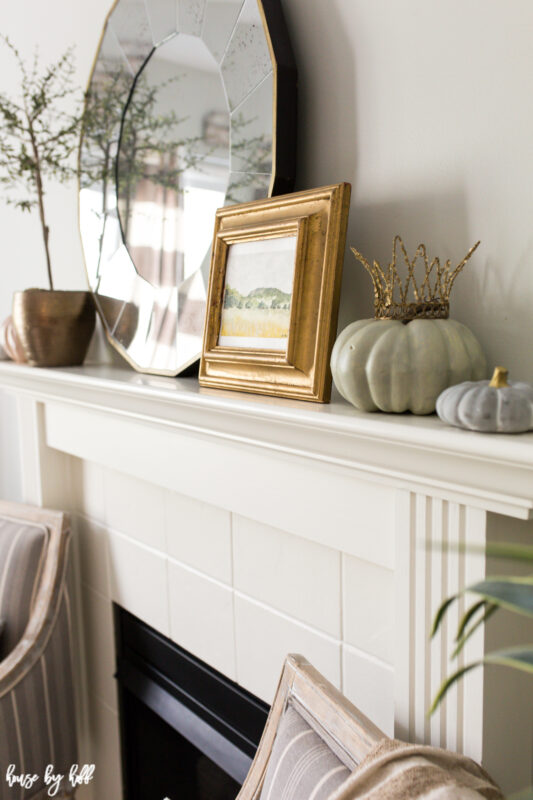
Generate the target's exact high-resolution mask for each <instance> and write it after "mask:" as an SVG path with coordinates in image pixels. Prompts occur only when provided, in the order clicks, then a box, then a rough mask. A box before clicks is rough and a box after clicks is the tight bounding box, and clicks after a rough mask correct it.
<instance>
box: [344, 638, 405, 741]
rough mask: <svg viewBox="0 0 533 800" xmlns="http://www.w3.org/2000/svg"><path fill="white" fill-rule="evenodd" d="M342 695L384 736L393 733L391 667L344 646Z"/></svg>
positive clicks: (392, 673) (392, 679) (392, 675)
mask: <svg viewBox="0 0 533 800" xmlns="http://www.w3.org/2000/svg"><path fill="white" fill-rule="evenodd" d="M343 694H345V695H346V697H347V698H348V700H350V701H351V702H352V703H353V704H354V705H355V706H357V708H358V709H359V710H360V711H362V712H363V714H366V716H367V717H369V719H371V720H372V722H373V723H374V724H375V725H377V726H378V727H379V728H381V730H382V731H383V732H384V733H386V734H387V736H394V671H393V668H392V667H389V665H388V664H384V663H383V662H382V661H380V660H379V659H377V658H372V657H371V656H367V655H366V654H365V653H361V652H359V651H358V650H356V649H355V648H353V647H349V646H348V645H344V646H343Z"/></svg>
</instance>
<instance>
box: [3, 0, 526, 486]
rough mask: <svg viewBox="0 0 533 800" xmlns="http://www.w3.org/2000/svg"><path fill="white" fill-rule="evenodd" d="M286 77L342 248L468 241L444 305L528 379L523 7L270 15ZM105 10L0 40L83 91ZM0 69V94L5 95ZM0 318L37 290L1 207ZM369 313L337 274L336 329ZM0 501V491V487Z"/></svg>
mask: <svg viewBox="0 0 533 800" xmlns="http://www.w3.org/2000/svg"><path fill="white" fill-rule="evenodd" d="M283 4H284V8H285V10H286V15H287V18H288V22H289V26H290V30H291V34H292V39H293V43H294V48H295V51H296V56H297V61H298V66H299V70H300V146H299V152H300V164H299V170H298V188H308V187H312V186H317V185H320V184H325V183H330V182H334V181H341V180H347V181H350V182H351V183H352V184H353V199H352V210H351V220H350V226H349V242H350V243H352V244H355V245H357V247H358V249H360V250H362V251H363V252H364V253H366V254H368V255H369V256H372V257H374V256H375V257H378V258H379V259H386V258H387V257H388V255H389V251H390V243H391V240H392V237H393V235H394V234H395V233H396V232H399V233H402V235H403V236H404V238H405V239H406V242H407V245H408V247H409V248H410V249H414V248H415V247H416V245H417V244H418V242H419V241H425V242H426V243H427V245H428V247H429V250H430V253H432V254H433V253H435V254H439V255H441V256H443V257H450V258H452V260H456V259H457V260H459V259H460V258H461V257H462V256H463V254H464V253H465V252H466V251H467V249H468V248H469V247H470V245H471V244H473V242H474V241H476V240H477V239H481V240H482V247H481V248H480V250H479V251H478V253H476V255H475V257H474V259H473V260H472V263H471V264H470V265H469V267H468V269H467V271H466V272H465V274H464V275H463V276H461V278H460V280H459V282H458V284H457V287H456V289H455V295H454V296H453V298H452V313H453V314H454V316H456V317H457V318H458V319H459V320H461V321H462V322H466V323H468V324H470V325H471V327H472V329H473V330H474V332H475V333H476V334H477V335H478V336H479V338H480V340H481V342H482V344H483V346H484V347H485V349H486V351H487V355H488V358H489V362H490V363H491V364H494V363H498V364H500V363H502V364H505V365H507V366H508V367H509V368H510V370H511V373H512V375H513V376H514V377H516V378H523V379H528V380H533V359H532V358H531V356H530V346H529V343H530V342H531V340H532V339H533V314H532V313H531V307H532V304H533V265H532V264H531V263H530V261H531V255H530V253H531V249H532V242H533V229H532V226H531V220H532V216H533V215H532V211H533V207H532V206H533V202H532V197H533V194H532V190H531V179H532V175H533V105H532V102H533V101H532V100H531V96H532V95H531V86H530V84H531V74H532V72H533V47H532V41H533V6H532V4H531V2H530V0H509V2H501V0H402V2H397V1H395V0H284V3H283ZM108 6H109V0H91V2H81V0H75V2H66V0H48V2H46V3H39V2H36V1H35V0H18V2H17V3H4V4H2V9H1V10H0V30H1V31H2V32H5V33H6V34H8V35H9V36H10V37H11V38H12V40H13V41H14V42H15V43H16V44H17V45H18V46H19V48H20V49H21V51H22V52H23V54H25V55H29V54H31V53H32V51H33V47H34V45H35V43H37V42H38V43H39V46H40V49H41V53H42V56H43V57H44V58H45V59H54V58H56V57H57V56H58V55H59V54H60V53H61V52H62V51H63V49H64V48H65V47H66V46H67V45H69V44H71V43H75V44H76V49H77V66H78V75H79V80H80V83H83V84H84V83H85V81H86V79H87V77H88V74H89V70H90V65H91V60H92V57H93V54H94V51H95V48H96V45H97V42H98V37H99V33H100V29H101V25H102V22H103V19H104V16H105V13H106V11H107V8H108ZM13 82H14V76H13V70H12V68H11V69H10V68H8V62H7V61H6V58H5V55H4V54H2V55H1V56H0V86H1V87H2V88H9V87H10V86H11V85H13ZM48 202H49V217H50V223H51V229H52V233H51V248H52V257H53V261H54V269H55V273H56V275H57V284H58V286H59V287H65V288H67V287H68V288H75V287H79V286H83V285H84V273H83V268H82V258H81V251H80V245H79V240H78V234H77V229H76V197H75V191H74V190H73V189H72V190H69V189H64V188H51V189H50V191H49V196H48ZM0 236H1V241H2V256H3V257H2V262H3V263H2V267H1V272H0V275H1V277H0V281H1V283H0V317H3V316H4V315H5V314H6V313H7V312H8V309H9V305H10V296H11V293H12V291H13V290H15V289H20V288H24V287H25V286H30V285H44V280H45V273H44V258H43V254H42V245H41V241H40V233H39V229H38V225H37V218H36V217H35V216H31V217H30V216H23V215H20V214H19V213H17V212H15V211H13V210H12V209H10V208H6V207H5V206H3V205H1V206H0ZM370 313H371V296H370V291H369V281H368V279H367V277H366V275H365V274H364V273H363V270H362V268H361V267H360V266H358V265H357V264H356V263H355V261H354V260H353V258H352V256H351V255H350V256H349V257H347V261H346V273H345V281H344V288H343V305H342V322H343V323H346V322H348V321H349V320H350V319H352V318H355V317H360V316H368V315H369V314H370ZM0 489H1V487H0Z"/></svg>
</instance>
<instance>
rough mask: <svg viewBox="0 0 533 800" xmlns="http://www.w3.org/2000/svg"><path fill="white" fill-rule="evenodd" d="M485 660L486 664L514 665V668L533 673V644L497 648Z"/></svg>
mask: <svg viewBox="0 0 533 800" xmlns="http://www.w3.org/2000/svg"><path fill="white" fill-rule="evenodd" d="M483 660H484V661H485V663H486V664H500V665H501V666H504V667H513V669H520V670H522V671H523V672H530V673H533V644H524V645H520V646H518V647H508V648H506V649H505V650H495V651H494V652H493V653H489V654H488V655H487V656H485V658H484V659H483Z"/></svg>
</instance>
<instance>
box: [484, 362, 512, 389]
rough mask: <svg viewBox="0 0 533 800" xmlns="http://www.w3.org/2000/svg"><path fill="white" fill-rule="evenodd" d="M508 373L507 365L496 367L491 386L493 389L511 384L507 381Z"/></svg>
mask: <svg viewBox="0 0 533 800" xmlns="http://www.w3.org/2000/svg"><path fill="white" fill-rule="evenodd" d="M508 375H509V370H507V369H505V367H495V368H494V374H493V376H492V380H491V382H490V383H489V386H492V388H493V389H504V388H505V387H506V386H509V384H508V383H507V376H508Z"/></svg>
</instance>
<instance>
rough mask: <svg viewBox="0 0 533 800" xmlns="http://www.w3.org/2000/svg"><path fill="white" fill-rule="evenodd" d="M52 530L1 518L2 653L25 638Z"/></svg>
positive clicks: (0, 615)
mask: <svg viewBox="0 0 533 800" xmlns="http://www.w3.org/2000/svg"><path fill="white" fill-rule="evenodd" d="M47 544H48V530H47V528H46V527H45V526H44V525H33V524H32V525H28V523H26V522H20V521H17V520H11V519H5V518H4V519H2V518H1V517H0V619H2V620H3V621H4V626H5V628H4V633H3V636H2V653H3V654H4V656H5V655H7V654H8V653H10V652H11V651H12V650H13V648H14V647H15V645H16V644H18V642H19V641H20V640H21V639H22V634H23V633H24V631H25V629H26V625H27V624H28V621H29V619H30V613H31V610H32V607H33V605H34V603H35V595H36V591H37V588H38V586H39V579H40V577H41V572H42V566H43V561H44V556H45V554H46V545H47Z"/></svg>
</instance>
